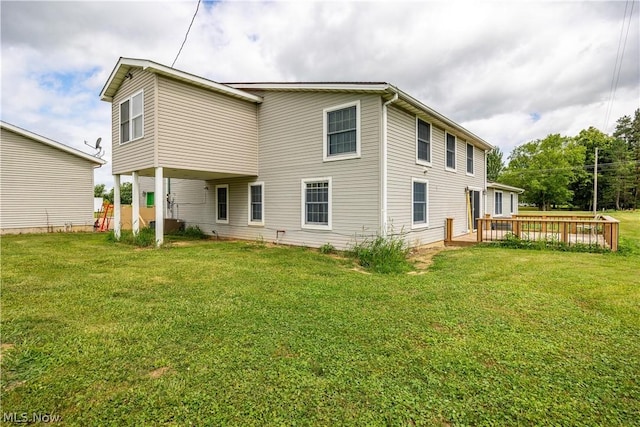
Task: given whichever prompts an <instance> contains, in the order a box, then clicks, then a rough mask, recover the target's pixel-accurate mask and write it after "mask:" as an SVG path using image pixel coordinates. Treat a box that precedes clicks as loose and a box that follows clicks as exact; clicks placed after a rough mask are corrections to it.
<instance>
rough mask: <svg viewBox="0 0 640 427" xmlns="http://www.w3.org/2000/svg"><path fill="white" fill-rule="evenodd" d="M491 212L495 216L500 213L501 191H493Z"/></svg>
mask: <svg viewBox="0 0 640 427" xmlns="http://www.w3.org/2000/svg"><path fill="white" fill-rule="evenodd" d="M493 214H494V215H495V216H500V215H502V191H496V193H495V206H494V210H493Z"/></svg>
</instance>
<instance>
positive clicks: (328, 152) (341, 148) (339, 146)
mask: <svg viewBox="0 0 640 427" xmlns="http://www.w3.org/2000/svg"><path fill="white" fill-rule="evenodd" d="M323 114H324V117H323V122H324V146H323V158H324V160H325V161H331V160H343V159H353V158H357V157H360V101H356V102H351V103H349V104H343V105H338V106H336V107H331V108H325V109H324V110H323Z"/></svg>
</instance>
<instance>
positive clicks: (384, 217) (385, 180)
mask: <svg viewBox="0 0 640 427" xmlns="http://www.w3.org/2000/svg"><path fill="white" fill-rule="evenodd" d="M397 100H398V92H394V94H393V98H391V99H390V100H388V101H387V102H385V103H384V104H382V165H381V167H382V209H381V212H380V224H381V225H382V237H387V225H388V224H387V221H388V216H389V215H388V203H389V194H388V193H389V189H388V180H389V176H388V175H389V173H388V170H387V169H388V163H389V162H388V159H387V151H388V145H389V144H388V140H387V131H388V126H387V116H388V114H387V106H388V105H390V104H392V103H394V102H396V101H397Z"/></svg>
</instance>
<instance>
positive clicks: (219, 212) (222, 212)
mask: <svg viewBox="0 0 640 427" xmlns="http://www.w3.org/2000/svg"><path fill="white" fill-rule="evenodd" d="M216 222H219V223H222V224H229V186H228V185H227V184H224V185H216Z"/></svg>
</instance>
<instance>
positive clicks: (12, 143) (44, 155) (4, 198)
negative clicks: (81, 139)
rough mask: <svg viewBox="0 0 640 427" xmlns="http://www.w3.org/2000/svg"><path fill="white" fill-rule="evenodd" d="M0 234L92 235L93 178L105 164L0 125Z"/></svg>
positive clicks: (32, 135)
mask: <svg viewBox="0 0 640 427" xmlns="http://www.w3.org/2000/svg"><path fill="white" fill-rule="evenodd" d="M0 128H1V129H0V131H1V137H0V232H1V233H3V234H4V233H34V232H36V233H38V232H51V231H91V230H93V223H94V219H93V209H94V206H93V172H94V168H96V167H100V166H101V165H103V164H105V161H104V160H101V159H98V158H96V157H93V156H90V155H88V154H85V153H83V152H82V151H79V150H76V149H74V148H71V147H68V146H66V145H63V144H61V143H59V142H56V141H53V140H51V139H48V138H45V137H43V136H40V135H37V134H35V133H32V132H29V131H27V130H24V129H21V128H19V127H17V126H14V125H11V124H9V123H5V122H0Z"/></svg>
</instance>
